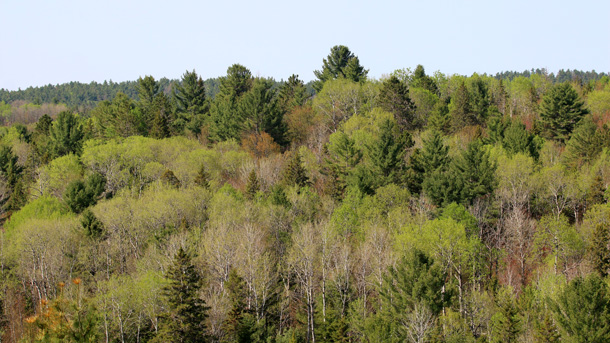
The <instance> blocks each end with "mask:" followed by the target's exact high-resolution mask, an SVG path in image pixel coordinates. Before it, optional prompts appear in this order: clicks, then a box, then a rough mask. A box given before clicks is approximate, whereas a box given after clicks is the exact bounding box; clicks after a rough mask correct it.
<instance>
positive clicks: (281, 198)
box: [269, 184, 291, 208]
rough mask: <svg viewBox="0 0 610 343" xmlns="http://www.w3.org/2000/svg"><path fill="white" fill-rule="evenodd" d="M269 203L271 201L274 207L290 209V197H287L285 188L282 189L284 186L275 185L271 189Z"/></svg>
mask: <svg viewBox="0 0 610 343" xmlns="http://www.w3.org/2000/svg"><path fill="white" fill-rule="evenodd" d="M269 201H271V203H272V204H273V205H276V206H283V207H286V208H290V205H291V204H290V201H289V200H288V197H287V196H286V192H284V188H283V187H282V185H279V184H278V185H274V186H273V187H272V188H271V194H269Z"/></svg>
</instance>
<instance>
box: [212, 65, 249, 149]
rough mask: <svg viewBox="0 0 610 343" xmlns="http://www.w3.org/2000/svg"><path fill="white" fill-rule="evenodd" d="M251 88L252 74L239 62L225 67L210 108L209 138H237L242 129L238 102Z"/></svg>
mask: <svg viewBox="0 0 610 343" xmlns="http://www.w3.org/2000/svg"><path fill="white" fill-rule="evenodd" d="M251 88H252V74H251V73H250V71H249V70H248V69H247V68H246V67H244V66H242V65H239V64H234V65H232V66H231V67H229V68H228V69H227V76H225V77H222V78H220V91H219V92H218V94H217V95H216V98H215V99H214V102H213V103H212V108H211V110H210V139H211V140H213V141H224V140H228V139H238V138H239V137H240V135H241V133H242V131H243V129H244V119H245V118H243V117H242V111H240V110H239V107H240V105H239V104H240V102H241V100H242V98H243V96H244V94H246V93H247V92H248V91H249V90H250V89H251Z"/></svg>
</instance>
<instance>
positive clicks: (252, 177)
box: [246, 169, 260, 200]
mask: <svg viewBox="0 0 610 343" xmlns="http://www.w3.org/2000/svg"><path fill="white" fill-rule="evenodd" d="M259 190H260V185H259V183H258V178H257V177H256V171H255V170H254V169H252V171H250V174H249V175H248V183H247V184H246V197H247V198H248V199H250V200H252V199H254V196H255V195H256V192H258V191H259Z"/></svg>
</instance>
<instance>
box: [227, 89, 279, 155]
mask: <svg viewBox="0 0 610 343" xmlns="http://www.w3.org/2000/svg"><path fill="white" fill-rule="evenodd" d="M272 87H273V83H272V82H271V81H270V80H266V79H261V78H259V79H256V80H255V81H254V84H253V85H252V89H250V90H249V91H248V92H247V93H246V94H245V95H244V97H243V99H242V101H241V102H240V104H239V109H240V111H241V117H242V118H243V120H244V121H245V125H244V129H249V130H252V131H254V132H255V133H256V134H258V135H260V134H261V133H262V132H266V133H268V134H269V135H270V136H271V137H273V140H274V141H275V142H276V143H278V144H280V145H285V144H286V130H287V128H286V124H285V123H284V120H283V117H284V115H283V113H282V111H281V110H280V108H279V107H278V103H277V99H276V96H275V95H276V92H275V90H274V89H273V88H272Z"/></svg>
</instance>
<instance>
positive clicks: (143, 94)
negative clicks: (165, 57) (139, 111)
mask: <svg viewBox="0 0 610 343" xmlns="http://www.w3.org/2000/svg"><path fill="white" fill-rule="evenodd" d="M137 90H138V98H139V99H140V101H139V104H140V106H141V107H142V108H144V109H147V108H148V107H150V106H152V104H153V101H154V99H155V96H157V94H158V93H159V83H158V82H157V81H156V80H155V78H154V77H152V76H150V75H146V76H145V77H144V78H142V77H139V78H138V84H137Z"/></svg>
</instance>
